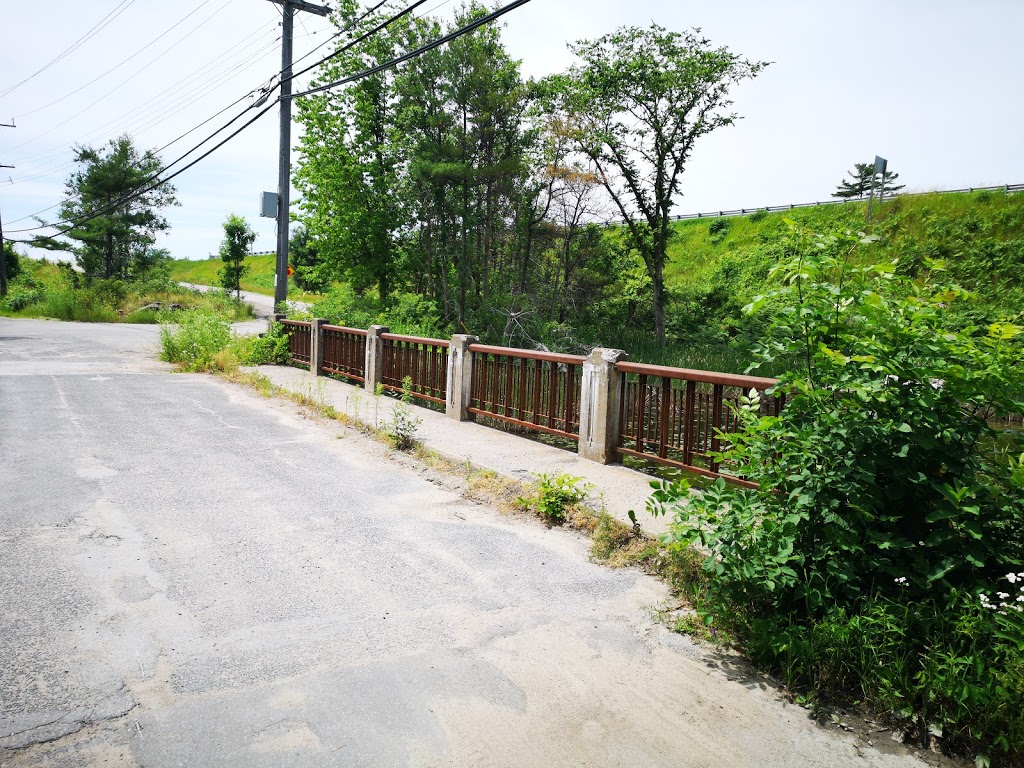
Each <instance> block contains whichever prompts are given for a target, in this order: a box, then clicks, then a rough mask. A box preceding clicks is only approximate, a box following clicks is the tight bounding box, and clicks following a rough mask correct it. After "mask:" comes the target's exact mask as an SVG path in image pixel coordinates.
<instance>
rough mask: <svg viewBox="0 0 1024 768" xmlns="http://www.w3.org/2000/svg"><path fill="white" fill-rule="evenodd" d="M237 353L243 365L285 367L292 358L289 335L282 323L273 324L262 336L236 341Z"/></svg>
mask: <svg viewBox="0 0 1024 768" xmlns="http://www.w3.org/2000/svg"><path fill="white" fill-rule="evenodd" d="M236 353H237V354H238V359H239V360H240V361H241V362H242V364H243V365H283V364H285V363H287V362H288V359H289V357H290V354H289V348H288V334H287V333H285V332H284V326H283V325H281V324H280V323H271V324H270V328H269V329H268V330H267V332H266V333H264V334H262V335H261V336H248V337H242V338H239V339H236Z"/></svg>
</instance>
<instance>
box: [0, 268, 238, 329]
mask: <svg viewBox="0 0 1024 768" xmlns="http://www.w3.org/2000/svg"><path fill="white" fill-rule="evenodd" d="M22 265H23V270H22V273H21V274H20V275H19V276H18V277H17V278H16V279H15V280H13V281H12V283H11V290H10V292H9V293H8V295H7V297H6V299H3V300H0V314H10V315H17V316H20V317H49V318H53V319H55V320H72V321H79V322H101V323H117V322H126V323H159V322H163V321H166V320H173V318H174V317H175V316H176V315H177V314H178V313H180V312H181V311H182V310H188V309H196V308H202V309H206V310H208V311H210V312H214V313H217V314H219V315H221V316H223V317H225V318H227V319H230V320H241V319H245V318H248V317H251V316H252V310H251V308H250V307H249V306H248V305H244V304H239V303H238V302H236V301H235V300H234V299H232V298H228V297H225V296H223V294H219V293H199V292H198V291H194V290H190V289H187V288H182V287H181V286H179V285H177V284H176V283H172V282H170V281H169V280H166V279H164V278H160V277H158V278H154V279H150V280H136V281H132V282H124V281H122V280H116V279H115V280H105V279H102V278H97V279H93V280H83V279H82V277H81V275H80V274H79V273H78V272H75V271H74V270H73V269H72V268H71V264H70V263H68V262H60V263H58V264H56V265H54V264H51V263H49V262H43V261H38V260H35V259H28V258H26V259H23V261H22ZM86 283H88V284H86ZM179 308H180V309H179Z"/></svg>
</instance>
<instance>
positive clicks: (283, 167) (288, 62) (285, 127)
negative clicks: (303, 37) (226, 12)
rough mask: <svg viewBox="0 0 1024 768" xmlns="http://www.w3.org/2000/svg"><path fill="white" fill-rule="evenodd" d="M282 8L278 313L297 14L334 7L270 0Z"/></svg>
mask: <svg viewBox="0 0 1024 768" xmlns="http://www.w3.org/2000/svg"><path fill="white" fill-rule="evenodd" d="M270 2H272V3H277V4H278V5H280V6H281V95H280V97H279V100H280V103H281V144H280V151H279V155H278V165H277V271H276V273H275V277H274V311H275V312H276V311H277V306H278V305H279V304H281V303H282V302H284V301H286V300H287V299H288V225H289V223H290V222H289V215H288V207H289V204H290V202H291V200H290V198H291V190H292V176H291V172H292V22H293V21H294V18H295V11H306V12H307V13H315V14H316V15H317V16H326V15H327V14H328V13H330V12H331V11H330V8H326V7H324V6H322V5H313V4H312V3H307V2H305V0H270Z"/></svg>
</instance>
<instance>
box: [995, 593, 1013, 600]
mask: <svg viewBox="0 0 1024 768" xmlns="http://www.w3.org/2000/svg"><path fill="white" fill-rule="evenodd" d="M1009 596H1010V595H1009V594H1007V593H1006V592H996V597H998V598H999V599H1000V600H1005V599H1006V598H1008V597H1009Z"/></svg>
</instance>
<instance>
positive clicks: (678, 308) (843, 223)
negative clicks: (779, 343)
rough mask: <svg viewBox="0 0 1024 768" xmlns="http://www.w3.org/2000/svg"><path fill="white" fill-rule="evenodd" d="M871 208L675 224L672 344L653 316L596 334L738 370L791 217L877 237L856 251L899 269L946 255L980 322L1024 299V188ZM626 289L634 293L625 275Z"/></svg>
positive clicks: (757, 326) (618, 321)
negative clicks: (662, 344)
mask: <svg viewBox="0 0 1024 768" xmlns="http://www.w3.org/2000/svg"><path fill="white" fill-rule="evenodd" d="M866 209H867V204H866V203H864V202H849V203H845V204H841V205H822V206H817V207H811V208H799V209H794V210H792V211H785V212H782V213H767V212H764V211H762V212H758V213H755V214H751V215H748V216H737V217H729V218H701V219H688V220H686V221H679V222H675V224H674V227H675V233H676V235H675V238H674V239H673V241H672V242H671V244H670V247H669V259H668V263H667V264H666V268H665V276H666V287H667V289H668V294H669V295H668V302H667V307H666V309H667V312H666V314H667V324H668V336H669V344H668V348H667V349H665V350H659V349H658V348H657V347H656V345H655V344H654V343H653V340H652V338H651V336H652V334H651V331H650V329H649V328H647V327H646V325H647V324H644V325H643V326H639V325H638V324H636V323H633V324H632V326H631V325H630V324H629V323H626V322H624V321H623V319H622V318H621V317H616V316H614V315H611V316H609V318H608V321H607V322H606V323H602V324H601V325H600V326H599V327H598V328H596V329H595V332H594V333H592V334H591V337H592V338H593V340H595V341H597V342H599V343H601V344H604V345H609V346H617V347H620V348H622V349H626V350H628V351H630V352H631V353H632V354H633V355H634V357H636V358H640V359H643V360H644V361H645V362H657V363H665V364H669V365H684V366H693V367H711V368H717V369H720V370H727V369H732V370H741V369H742V368H743V367H745V365H746V362H747V361H749V356H748V355H747V354H746V350H747V349H748V348H749V344H750V343H751V341H752V340H754V339H756V338H757V337H758V335H759V334H760V332H761V330H762V325H761V324H762V323H763V319H761V318H750V317H746V316H744V315H743V313H742V308H743V306H744V305H745V304H747V303H749V301H750V300H751V299H752V298H753V297H754V296H755V295H758V294H763V293H765V292H766V291H768V290H770V289H771V287H772V286H771V280H770V278H769V272H770V270H771V268H772V266H774V265H775V264H776V263H777V262H778V260H779V258H780V256H781V255H782V254H781V246H780V242H781V240H782V238H783V237H784V235H785V234H786V233H787V231H788V226H787V224H786V220H787V219H789V220H792V221H794V222H796V223H797V224H800V225H802V226H805V227H808V228H810V229H812V230H814V231H818V232H827V231H834V230H853V231H866V232H869V233H871V234H875V235H878V236H879V238H880V239H879V241H878V242H877V243H875V244H874V245H871V246H867V247H864V248H863V249H862V250H861V253H860V254H859V256H858V258H859V259H864V260H870V261H873V262H882V261H891V260H897V261H898V263H899V267H898V271H899V272H901V273H902V274H904V275H907V276H910V277H915V276H917V275H918V274H920V272H921V269H922V267H923V265H924V262H925V259H926V258H932V259H942V260H944V261H945V262H946V264H947V268H948V270H949V274H950V276H951V277H952V279H953V280H955V281H956V282H958V283H960V284H961V285H963V286H964V287H966V288H968V289H969V290H971V291H973V292H975V293H976V294H977V295H978V297H979V301H978V302H977V304H976V306H975V307H974V308H973V309H972V312H973V313H974V314H975V315H976V319H977V320H978V321H984V320H986V319H988V318H990V317H995V316H997V315H1014V314H1017V313H1019V312H1020V311H1021V309H1022V307H1024V281H1022V275H1024V194H1022V193H1010V194H1005V193H1002V192H988V191H981V192H975V193H957V194H938V193H936V194H927V195H915V196H906V197H897V198H894V199H892V200H889V201H886V202H885V204H884V205H883V206H881V207H879V206H878V205H877V204H876V205H875V208H874V211H873V222H872V223H871V224H870V225H869V224H868V223H867V222H866V212H867V211H866ZM638 266H639V265H638ZM641 271H642V270H637V272H636V273H639V272H641ZM636 273H635V274H636ZM621 287H622V291H623V293H627V292H628V290H627V285H626V284H625V283H623V284H622V286H621Z"/></svg>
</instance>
